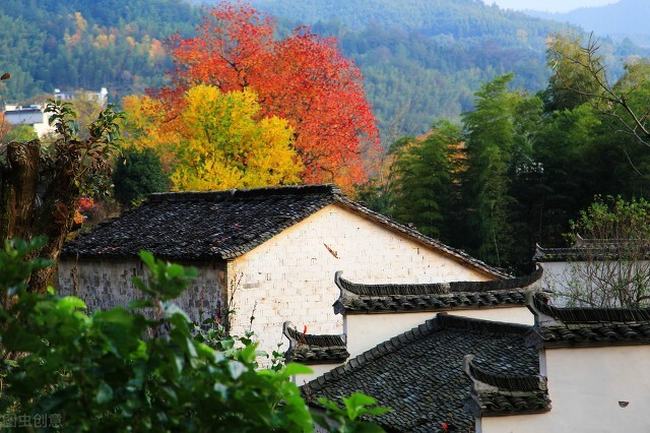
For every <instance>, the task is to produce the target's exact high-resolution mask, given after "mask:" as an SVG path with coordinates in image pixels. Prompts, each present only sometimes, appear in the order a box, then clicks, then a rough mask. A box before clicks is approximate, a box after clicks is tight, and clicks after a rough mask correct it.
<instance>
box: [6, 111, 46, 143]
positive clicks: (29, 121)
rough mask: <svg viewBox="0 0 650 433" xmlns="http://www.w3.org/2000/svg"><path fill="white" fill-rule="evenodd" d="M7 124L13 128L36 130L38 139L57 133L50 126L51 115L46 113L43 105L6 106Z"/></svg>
mask: <svg viewBox="0 0 650 433" xmlns="http://www.w3.org/2000/svg"><path fill="white" fill-rule="evenodd" d="M4 119H5V122H7V123H8V124H10V125H12V126H19V125H28V126H31V127H33V128H34V132H35V133H36V135H37V136H38V138H43V137H45V136H46V135H48V134H51V133H53V132H55V130H54V127H52V126H50V122H49V120H50V114H49V113H46V112H45V108H44V107H43V106H42V105H29V106H25V107H23V106H20V105H6V106H5V111H4Z"/></svg>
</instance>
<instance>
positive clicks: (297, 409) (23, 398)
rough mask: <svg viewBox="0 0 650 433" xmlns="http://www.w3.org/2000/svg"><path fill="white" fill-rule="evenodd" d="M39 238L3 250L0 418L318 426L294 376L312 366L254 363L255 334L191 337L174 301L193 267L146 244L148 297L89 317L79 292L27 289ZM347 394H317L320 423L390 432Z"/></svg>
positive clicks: (168, 428) (107, 427) (84, 425)
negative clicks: (334, 397)
mask: <svg viewBox="0 0 650 433" xmlns="http://www.w3.org/2000/svg"><path fill="white" fill-rule="evenodd" d="M43 243H44V241H43V240H42V239H37V240H33V241H31V242H23V241H8V242H6V243H5V247H4V249H3V250H0V268H1V269H2V270H3V272H1V273H0V294H1V295H2V296H1V298H2V300H3V301H4V302H3V304H2V306H1V308H0V355H1V358H0V359H1V360H2V361H1V362H0V378H1V379H2V385H3V386H2V391H1V392H0V415H2V417H3V419H5V420H12V419H14V420H28V421H27V422H28V423H29V424H30V426H31V428H32V431H39V432H46V431H63V432H111V433H112V432H118V431H119V432H124V431H131V432H139V433H145V432H151V433H154V432H155V433H159V432H172V431H173V432H188V433H189V432H192V433H194V432H215V433H219V432H223V433H231V432H242V433H246V432H250V433H258V432H278V433H279V432H283V433H292V432H295V433H309V432H313V431H314V428H315V423H314V420H313V418H312V416H311V414H310V412H309V409H308V407H307V405H306V404H305V402H304V400H303V399H302V398H301V395H300V390H299V388H298V387H297V386H296V384H295V383H293V382H292V381H291V376H292V375H295V374H301V373H305V372H307V371H309V369H307V368H306V367H304V366H301V365H298V364H288V365H286V366H282V365H278V366H277V367H276V368H275V369H270V370H259V369H258V365H257V364H256V361H255V360H256V357H257V355H258V353H257V351H256V347H255V345H254V344H253V343H251V341H250V339H247V338H243V339H236V338H229V337H225V336H222V337H221V338H219V339H217V340H206V339H205V338H203V334H201V333H199V334H198V335H195V330H194V329H193V325H192V324H191V323H190V322H189V321H188V318H187V316H186V315H185V313H184V312H183V311H182V310H180V308H179V307H178V306H177V305H176V304H174V302H173V299H174V298H176V297H177V296H179V295H180V294H181V293H182V291H183V290H184V288H185V287H186V286H187V284H188V282H189V281H190V280H191V279H192V278H193V277H194V276H195V275H196V270H195V269H192V268H184V267H182V266H179V265H175V264H170V263H167V262H163V261H159V260H156V259H155V258H154V257H153V256H152V255H151V254H149V253H145V252H143V253H141V254H140V257H141V258H142V260H143V262H144V263H145V265H146V268H147V270H148V278H147V279H146V281H147V282H146V283H145V281H143V280H141V279H136V280H135V283H136V285H137V286H138V287H139V288H140V289H142V291H143V298H142V299H139V300H134V301H133V303H132V304H131V305H130V306H128V307H126V308H115V309H112V310H107V311H98V312H95V313H93V314H90V315H89V314H87V313H86V312H85V311H84V310H85V308H86V307H85V305H84V303H83V301H81V300H80V299H78V298H75V297H71V296H68V297H58V296H56V295H55V294H54V293H53V290H48V291H47V292H46V293H42V294H39V293H34V292H32V291H29V290H28V280H29V278H30V275H32V274H33V273H34V272H38V271H39V270H41V269H44V268H46V267H48V266H49V265H50V262H48V261H46V260H42V259H41V260H29V259H28V257H29V256H30V255H32V254H33V253H34V252H36V251H38V250H39V249H40V248H42V246H43ZM343 403H344V404H345V408H343V409H342V408H340V407H339V405H338V404H335V403H333V402H328V401H323V402H321V404H322V405H323V407H324V409H325V410H326V411H327V412H326V414H327V416H326V417H324V418H319V420H320V421H317V422H320V423H322V424H323V427H324V428H325V430H326V431H330V432H336V433H363V432H365V433H370V432H373V433H380V432H382V431H383V430H382V429H381V428H379V427H377V426H376V425H373V424H371V423H370V422H368V421H367V420H362V419H360V418H359V417H360V416H363V415H373V414H380V413H383V412H384V410H383V409H379V408H377V407H376V402H375V400H374V399H372V398H370V397H367V396H361V395H353V396H351V397H350V398H347V399H344V400H343ZM36 417H39V418H38V420H39V424H36V420H37V418H36ZM43 417H47V420H48V421H47V422H46V423H45V425H43V423H41V422H40V421H41V420H42V419H43ZM330 420H331V421H336V424H334V423H333V424H332V425H329V421H330Z"/></svg>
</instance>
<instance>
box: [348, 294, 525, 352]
mask: <svg viewBox="0 0 650 433" xmlns="http://www.w3.org/2000/svg"><path fill="white" fill-rule="evenodd" d="M437 314H438V313H437V312H419V313H388V314H348V315H346V316H345V327H346V334H347V343H348V352H350V356H351V357H354V356H357V355H359V354H361V353H363V352H365V351H366V350H369V349H372V348H373V347H375V346H376V345H378V344H380V343H382V342H384V341H386V340H388V339H390V338H392V337H395V336H396V335H399V334H402V333H404V332H406V331H408V330H410V329H413V328H415V327H416V326H419V325H421V324H422V323H424V322H425V321H427V320H429V319H432V318H434V317H435V316H436V315H437ZM448 314H450V315H454V316H464V317H471V318H474V319H484V320H494V321H498V322H508V323H519V324H523V325H533V323H534V316H533V315H532V313H531V312H530V310H528V308H526V307H525V306H523V307H511V308H489V309H488V308H485V309H475V310H457V311H449V312H448Z"/></svg>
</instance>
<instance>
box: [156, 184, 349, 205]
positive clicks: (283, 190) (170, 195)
mask: <svg viewBox="0 0 650 433" xmlns="http://www.w3.org/2000/svg"><path fill="white" fill-rule="evenodd" d="M288 193H294V194H331V195H339V194H342V192H341V190H340V189H339V188H338V187H337V186H335V185H332V184H323V185H283V186H270V187H264V188H250V189H229V190H220V191H182V192H158V193H153V194H150V195H149V196H148V197H147V199H146V201H147V202H151V203H157V202H161V201H175V202H176V201H178V202H182V201H192V200H208V201H217V200H227V199H230V198H253V197H256V196H260V197H268V196H269V195H273V194H278V195H286V194H288Z"/></svg>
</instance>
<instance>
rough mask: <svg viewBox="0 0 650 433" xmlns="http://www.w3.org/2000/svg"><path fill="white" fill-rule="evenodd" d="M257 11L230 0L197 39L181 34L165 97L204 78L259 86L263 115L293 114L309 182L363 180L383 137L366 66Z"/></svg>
mask: <svg viewBox="0 0 650 433" xmlns="http://www.w3.org/2000/svg"><path fill="white" fill-rule="evenodd" d="M274 32H275V25H274V23H273V22H272V21H271V20H270V19H269V18H268V17H264V16H262V15H261V14H259V13H258V12H257V11H256V10H255V9H253V8H252V7H249V6H245V5H241V4H240V5H228V4H223V5H221V6H218V7H216V8H214V9H212V11H211V13H210V15H209V16H208V17H207V18H206V19H205V20H204V22H203V24H202V25H201V26H200V28H199V29H198V35H197V36H196V37H194V38H190V39H176V40H175V43H174V48H173V50H172V54H173V57H174V60H175V62H176V69H175V71H174V87H173V88H169V89H163V90H162V91H160V92H158V94H157V96H158V98H161V99H168V100H169V101H168V102H170V103H172V102H173V101H174V100H179V99H180V98H181V97H182V95H183V94H184V91H185V90H186V89H188V88H189V87H191V86H193V85H196V84H199V83H203V84H210V85H213V86H216V87H218V88H219V89H220V90H221V91H224V92H229V91H238V90H244V89H247V88H251V89H252V90H254V91H255V93H256V94H257V95H258V97H259V103H260V105H261V108H262V113H261V115H263V116H277V117H280V118H283V119H287V120H288V121H289V123H290V125H291V126H292V128H293V130H294V131H295V136H294V145H295V148H296V149H297V151H298V153H299V155H300V157H301V158H302V162H303V164H304V167H305V170H304V172H303V176H302V177H303V181H304V182H306V183H317V182H334V183H337V184H339V185H341V186H342V187H351V186H352V185H354V184H356V183H359V182H363V181H364V180H365V179H366V177H367V172H368V168H369V167H370V161H373V160H374V159H375V158H374V157H376V155H378V152H379V135H378V131H377V127H376V122H375V118H374V116H373V114H372V111H371V108H370V104H369V103H368V101H367V100H366V97H365V93H364V89H363V82H362V81H363V80H362V76H361V72H360V71H359V69H358V68H357V67H356V66H355V65H354V64H353V63H352V62H351V61H350V60H348V59H346V58H345V57H344V56H343V55H342V54H341V53H340V51H339V50H338V48H337V46H336V41H335V40H334V39H333V38H322V37H319V36H317V35H314V34H313V33H311V32H309V31H308V30H307V29H306V28H298V29H296V30H295V31H294V32H293V34H292V35H291V36H289V37H287V38H285V39H282V40H277V39H276V38H275V37H274Z"/></svg>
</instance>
